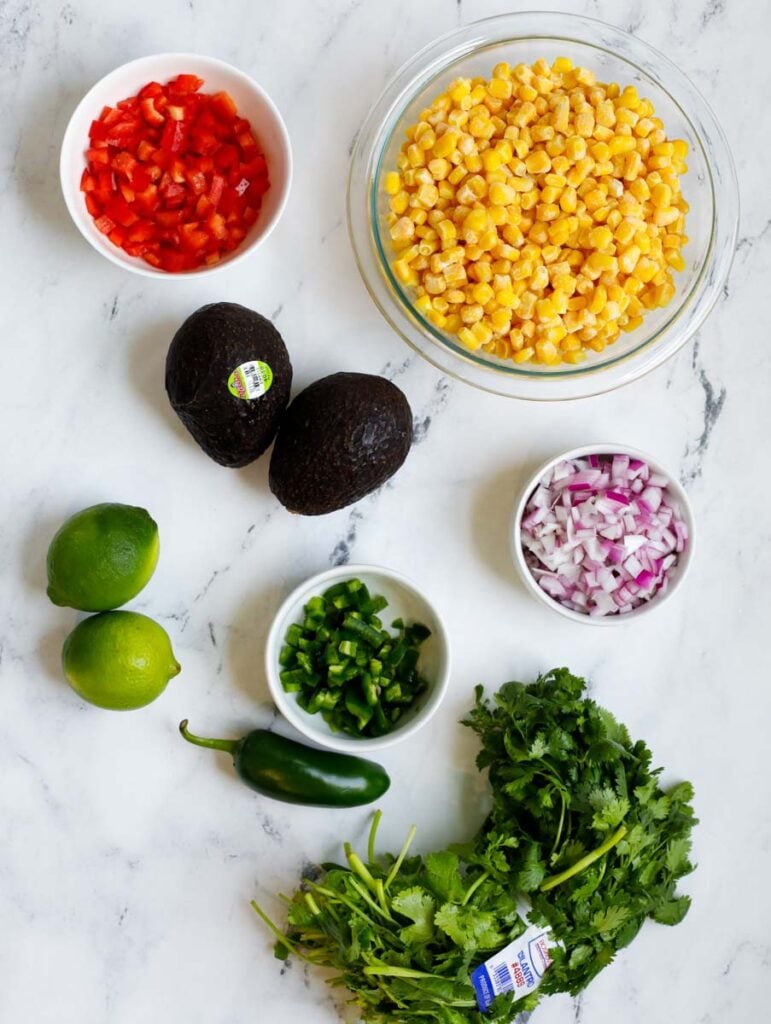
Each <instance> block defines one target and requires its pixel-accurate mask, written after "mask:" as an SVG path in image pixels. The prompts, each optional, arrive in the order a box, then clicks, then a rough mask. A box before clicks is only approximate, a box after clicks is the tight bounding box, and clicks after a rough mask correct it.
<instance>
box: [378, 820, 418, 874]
mask: <svg viewBox="0 0 771 1024" xmlns="http://www.w3.org/2000/svg"><path fill="white" fill-rule="evenodd" d="M417 831H418V826H417V825H413V826H412V828H411V829H410V831H409V832H408V834H407V838H406V839H405V841H404V846H403V847H402V848H401V851H400V853H399V856H398V857H397V858H396V860H395V861H394V863H393V867H392V868H391V870H390V871H389V872H388V877H387V878H386V880H385V887H386V889H387V888H388V886H389V885H390V884H391V882H393V880H394V879H395V878H396V876H397V875H398V874H399V869H400V868H401V866H402V863H403V862H404V858H405V857H406V856H407V851H408V850H409V848H410V846H412V840H413V839H414V838H415V833H416V832H417Z"/></svg>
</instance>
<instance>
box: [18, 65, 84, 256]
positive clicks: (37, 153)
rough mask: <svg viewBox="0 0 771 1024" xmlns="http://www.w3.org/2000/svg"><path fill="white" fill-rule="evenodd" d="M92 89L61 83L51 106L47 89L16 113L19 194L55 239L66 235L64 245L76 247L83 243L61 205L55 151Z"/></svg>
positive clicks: (62, 202)
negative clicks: (76, 110)
mask: <svg viewBox="0 0 771 1024" xmlns="http://www.w3.org/2000/svg"><path fill="white" fill-rule="evenodd" d="M92 85H93V81H92V80H91V79H85V80H83V81H78V82H62V83H60V86H59V89H58V91H57V93H56V98H55V102H52V99H51V91H50V88H46V89H45V90H41V91H39V92H38V93H35V94H33V95H32V96H31V97H30V99H29V102H28V103H26V104H23V107H22V109H19V110H17V117H18V123H19V124H20V125H22V126H23V127H22V131H21V134H20V138H19V146H18V150H17V153H16V156H15V161H14V162H15V165H16V168H17V169H18V170H19V172H20V173H19V175H18V185H19V193H20V195H21V197H22V199H23V200H24V202H25V204H26V206H27V208H28V210H29V211H30V213H31V215H32V216H33V217H35V218H37V219H38V220H40V221H42V222H43V223H44V224H45V225H46V226H47V228H48V230H49V231H50V232H51V233H52V234H55V235H56V236H57V237H59V236H61V235H62V234H65V233H66V235H67V236H68V241H69V240H72V242H73V244H77V245H78V246H80V245H82V244H83V242H82V239H81V237H80V234H79V233H78V230H77V228H76V227H75V225H74V224H73V223H72V219H71V218H70V215H69V213H68V212H67V207H66V206H65V205H64V199H63V197H62V190H61V186H60V184H59V151H60V147H61V142H62V138H63V136H64V130H65V128H66V127H67V122H68V121H69V119H70V117H71V116H72V113H73V111H74V110H75V107H76V106H77V105H78V103H79V102H80V100H81V99H82V98H83V96H84V95H85V93H86V92H87V91H88V90H89V89H90V88H91V86H92ZM22 95H23V94H22ZM87 141H88V140H84V146H83V148H84V150H85V147H86V142H87ZM25 168H26V169H28V170H26V171H25V170H24V169H25Z"/></svg>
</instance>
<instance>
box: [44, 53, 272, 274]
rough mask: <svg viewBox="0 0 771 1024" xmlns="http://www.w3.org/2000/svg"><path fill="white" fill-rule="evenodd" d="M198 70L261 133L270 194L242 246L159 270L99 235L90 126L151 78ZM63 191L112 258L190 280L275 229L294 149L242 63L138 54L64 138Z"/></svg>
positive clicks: (83, 229) (141, 270)
mask: <svg viewBox="0 0 771 1024" xmlns="http://www.w3.org/2000/svg"><path fill="white" fill-rule="evenodd" d="M187 73H189V74H194V75H198V77H199V78H202V79H203V80H204V84H203V86H202V89H203V91H204V92H207V93H212V92H219V91H220V90H223V89H224V90H225V91H227V92H228V93H230V95H231V96H232V97H233V100H234V101H235V104H236V106H237V107H238V112H239V114H240V116H241V117H246V118H248V119H249V121H251V123H252V127H253V129H254V132H255V135H256V136H257V139H258V141H259V142H260V145H261V146H262V148H263V151H264V153H265V158H266V160H267V164H268V175H269V178H270V188H269V189H268V191H267V192H266V193H265V197H264V199H263V203H262V207H261V209H260V214H259V217H258V218H257V220H256V222H255V223H254V224H253V225H252V227H251V228H250V229H249V233H248V234H247V236H246V238H245V239H244V240H243V242H242V243H241V245H240V246H239V247H238V248H237V249H235V250H234V251H233V252H232V253H228V254H227V256H224V257H223V258H222V259H221V260H220V262H219V263H215V264H213V265H212V266H204V267H199V268H198V269H196V270H187V271H184V272H183V273H178V274H176V273H170V272H169V271H167V270H158V269H156V268H155V267H151V266H150V265H149V264H147V263H145V262H144V260H142V259H140V258H139V257H136V256H129V255H128V254H127V253H125V252H124V251H123V250H122V249H120V248H119V247H118V246H117V245H113V243H112V242H111V241H110V240H109V238H106V237H105V236H104V235H103V234H101V232H99V231H98V230H97V228H96V226H95V225H94V221H93V218H92V217H91V214H90V213H89V212H88V210H87V209H86V204H85V199H84V196H83V193H82V192H81V191H80V178H81V175H82V173H83V168H84V167H85V166H86V161H85V155H84V153H85V150H86V148H87V147H88V144H89V143H88V129H89V127H90V125H91V122H92V121H93V120H94V119H95V118H97V117H98V116H99V114H100V112H101V110H102V107H105V106H113V105H114V104H116V103H117V102H118V101H119V100H122V99H126V98H127V97H129V96H134V95H136V93H137V92H138V91H139V90H140V89H141V88H142V86H144V85H147V83H148V82H152V81H158V82H161V83H165V82H168V81H169V80H170V79H172V78H174V77H175V76H176V75H179V74H187ZM59 174H60V177H61V186H62V193H63V195H64V201H65V203H66V204H67V209H68V210H69V212H70V216H71V217H72V219H73V221H74V222H75V225H76V227H77V228H78V230H79V231H80V233H81V234H82V235H83V237H84V238H85V239H86V241H87V242H89V243H90V244H91V245H92V246H93V247H94V249H96V251H97V252H99V253H101V254H102V256H106V257H107V259H108V260H111V261H112V262H113V263H116V264H117V265H118V266H119V267H124V268H125V269H126V270H130V271H132V272H133V273H135V274H143V275H144V276H145V277H156V278H187V277H193V276H200V275H202V274H213V273H215V272H216V271H218V270H221V269H222V268H223V267H229V266H232V265H233V264H234V263H237V262H238V261H239V260H242V259H243V258H244V257H245V256H247V255H248V254H249V253H251V252H254V250H255V249H256V248H257V247H258V246H259V245H260V244H261V243H262V242H264V241H265V239H266V238H267V237H268V235H269V234H270V233H271V231H272V230H273V228H274V227H275V226H276V223H277V222H278V219H279V217H280V216H281V213H282V211H283V209H284V207H285V206H286V201H287V197H288V195H289V188H290V185H291V182H292V151H291V147H290V144H289V134H288V133H287V130H286V125H285V124H284V121H283V119H282V117H281V114H279V112H278V110H277V109H276V106H275V105H274V103H273V101H272V100H271V99H270V97H269V96H268V94H267V93H266V92H265V91H264V90H263V89H262V88H261V87H260V86H259V85H258V84H257V83H256V82H255V81H253V80H252V79H251V78H249V76H248V75H245V74H244V73H243V71H239V70H238V69H237V68H234V67H232V66H231V65H230V64H226V63H225V62H224V61H221V60H216V59H215V58H214V57H202V56H200V55H198V54H195V53H156V54H153V55H152V56H149V57H140V58H139V59H138V60H132V61H130V62H129V63H128V64H123V65H122V66H121V67H119V68H116V69H115V70H114V71H111V72H110V74H109V75H105V77H104V78H102V79H101V80H100V81H99V82H97V83H96V85H95V86H93V87H92V88H91V89H89V91H88V92H87V93H86V95H85V96H84V97H83V99H82V100H81V101H80V103H79V104H78V106H77V107H76V108H75V112H74V113H73V115H72V117H71V118H70V120H69V124H68V125H67V129H66V131H65V133H64V139H63V141H62V150H61V157H60V160H59Z"/></svg>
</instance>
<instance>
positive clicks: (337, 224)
mask: <svg viewBox="0 0 771 1024" xmlns="http://www.w3.org/2000/svg"><path fill="white" fill-rule="evenodd" d="M342 226H343V218H342V217H338V218H337V220H336V221H335V223H334V224H333V225H332V227H331V228H328V229H327V230H326V231H325V232H324V234H323V235H322V236H321V243H320V244H321V245H324V244H325V243H326V241H327V239H328V238H329V237H330V235H334V233H335V231H337V230H338V228H341V227H342Z"/></svg>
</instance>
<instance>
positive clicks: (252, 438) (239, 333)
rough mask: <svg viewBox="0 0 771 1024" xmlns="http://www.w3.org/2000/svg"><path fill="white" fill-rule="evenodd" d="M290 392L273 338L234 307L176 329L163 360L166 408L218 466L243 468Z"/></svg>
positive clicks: (263, 443)
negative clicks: (179, 420)
mask: <svg viewBox="0 0 771 1024" xmlns="http://www.w3.org/2000/svg"><path fill="white" fill-rule="evenodd" d="M291 387H292V364H291V362H290V361H289V353H288V352H287V350H286V345H284V342H283V339H282V337H281V335H280V334H279V333H278V331H277V330H276V328H275V327H274V326H273V324H272V323H271V322H270V320H266V319H265V317H264V316H260V314H259V313H255V312H254V310H252V309H247V308H246V306H239V305H237V304H236V303H234V302H214V303H211V304H210V305H208V306H202V307H201V308H200V309H198V310H196V312H195V313H192V314H191V315H190V316H189V317H188V318H187V320H185V322H184V323H183V324H182V326H181V327H180V328H179V330H178V331H177V333H176V334H175V335H174V338H173V340H172V342H171V346H170V348H169V354H168V356H167V357H166V391H167V392H168V395H169V400H170V402H171V405H172V408H173V409H174V411H175V412H176V414H177V415H178V416H179V418H180V419H181V420H182V422H183V423H184V425H185V426H186V427H187V429H188V430H189V431H190V433H191V434H192V435H193V438H194V439H195V440H196V441H197V443H198V444H199V445H200V446H201V448H203V450H204V451H205V452H206V454H207V455H209V456H211V458H212V459H214V460H215V462H219V464H220V465H221V466H232V467H237V466H246V465H247V464H248V463H250V462H253V461H254V460H255V459H256V458H258V457H259V456H260V455H262V453H263V452H264V451H265V449H266V448H267V447H268V445H269V444H270V443H271V441H272V440H273V438H274V437H275V434H276V430H277V429H278V424H279V421H280V419H281V416H282V414H283V412H284V409H285V408H286V405H287V402H288V401H289V392H290V390H291Z"/></svg>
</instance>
